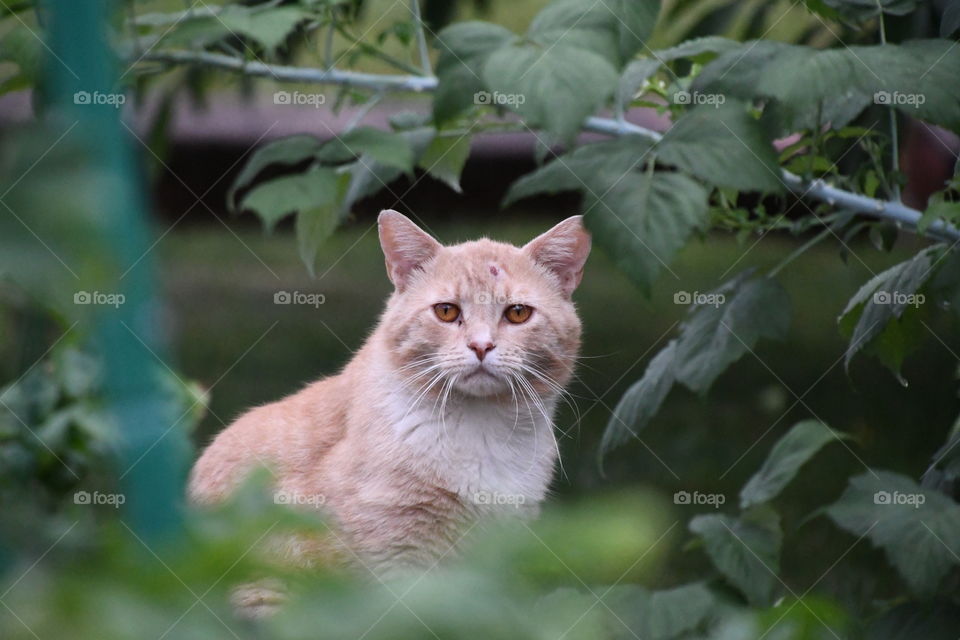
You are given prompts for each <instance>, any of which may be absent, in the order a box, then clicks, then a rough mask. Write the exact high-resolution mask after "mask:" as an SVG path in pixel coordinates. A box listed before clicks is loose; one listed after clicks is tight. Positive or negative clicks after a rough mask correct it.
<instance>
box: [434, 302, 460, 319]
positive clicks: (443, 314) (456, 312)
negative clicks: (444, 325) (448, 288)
mask: <svg viewBox="0 0 960 640" xmlns="http://www.w3.org/2000/svg"><path fill="white" fill-rule="evenodd" d="M433 312H434V313H435V314H437V317H438V318H440V319H441V320H443V321H444V322H453V321H454V320H456V319H457V318H459V317H460V307H458V306H457V305H455V304H450V303H449V302H440V303H438V304H435V305H433Z"/></svg>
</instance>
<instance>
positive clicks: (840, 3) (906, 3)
mask: <svg viewBox="0 0 960 640" xmlns="http://www.w3.org/2000/svg"><path fill="white" fill-rule="evenodd" d="M823 2H824V4H826V5H827V6H830V7H833V8H834V9H836V10H837V11H838V12H839V13H840V15H841V16H843V17H844V18H847V19H848V20H855V21H857V22H865V21H867V20H870V19H871V18H875V17H877V16H878V15H880V14H881V13H885V14H887V15H892V16H904V15H907V14H908V13H912V12H913V11H914V10H915V9H916V8H917V0H823Z"/></svg>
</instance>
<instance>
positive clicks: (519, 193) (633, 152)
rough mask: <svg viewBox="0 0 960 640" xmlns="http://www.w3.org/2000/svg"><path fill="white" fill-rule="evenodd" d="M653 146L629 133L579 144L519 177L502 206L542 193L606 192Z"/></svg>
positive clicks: (638, 164)
mask: <svg viewBox="0 0 960 640" xmlns="http://www.w3.org/2000/svg"><path fill="white" fill-rule="evenodd" d="M652 146H653V143H652V142H651V141H650V140H649V139H648V138H645V137H641V136H634V135H628V136H621V137H619V138H616V139H614V140H605V141H603V142H595V143H592V144H586V145H583V146H580V147H577V148H576V149H574V150H573V151H572V152H570V153H567V154H564V155H562V156H560V157H558V158H557V159H556V160H553V161H552V162H550V163H548V164H546V165H544V166H542V167H540V168H539V169H537V170H536V171H533V172H531V173H528V174H527V175H525V176H523V177H522V178H520V179H518V180H517V181H515V182H514V183H513V184H512V185H510V189H509V190H508V191H507V195H506V196H505V197H504V199H503V203H502V205H501V206H504V207H506V206H509V205H510V204H512V203H514V202H516V201H517V200H520V199H522V198H527V197H530V196H533V195H536V194H538V193H557V192H560V191H583V192H585V193H586V192H589V191H591V190H592V191H594V192H595V193H603V192H604V191H606V190H607V189H608V188H609V187H610V186H611V185H612V184H614V183H615V182H617V181H618V180H619V179H620V178H621V176H624V174H625V173H628V172H630V171H632V170H633V169H636V168H641V167H642V166H643V160H644V157H645V156H646V154H647V152H648V151H650V149H651V147H652ZM624 179H627V178H624Z"/></svg>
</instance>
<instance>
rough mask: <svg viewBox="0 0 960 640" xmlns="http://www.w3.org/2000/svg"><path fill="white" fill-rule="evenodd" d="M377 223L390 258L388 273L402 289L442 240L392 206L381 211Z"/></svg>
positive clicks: (388, 260)
mask: <svg viewBox="0 0 960 640" xmlns="http://www.w3.org/2000/svg"><path fill="white" fill-rule="evenodd" d="M377 227H378V228H379V230H380V246H381V247H382V248H383V255H384V257H385V258H386V262H387V275H388V276H389V277H390V282H392V283H393V286H395V287H396V288H397V291H403V289H404V288H405V287H406V285H407V283H408V282H409V280H410V275H411V274H412V273H413V272H414V271H416V270H417V269H419V268H421V267H422V266H423V264H424V263H425V262H427V261H429V260H430V259H431V258H433V257H434V256H435V255H437V252H438V251H440V249H441V244H440V243H439V242H437V241H436V240H434V239H433V238H432V237H430V236H429V235H428V234H426V233H425V232H424V231H423V230H422V229H420V227H418V226H417V225H415V224H414V223H413V222H411V220H410V218H408V217H407V216H405V215H403V214H402V213H399V212H397V211H394V210H393V209H384V210H383V211H381V212H380V216H379V217H378V218H377Z"/></svg>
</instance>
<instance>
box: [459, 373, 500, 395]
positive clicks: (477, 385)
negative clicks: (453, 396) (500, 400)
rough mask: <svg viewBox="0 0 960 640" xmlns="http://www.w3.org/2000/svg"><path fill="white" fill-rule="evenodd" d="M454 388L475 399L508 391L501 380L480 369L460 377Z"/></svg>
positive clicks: (493, 374) (497, 376) (495, 375)
mask: <svg viewBox="0 0 960 640" xmlns="http://www.w3.org/2000/svg"><path fill="white" fill-rule="evenodd" d="M455 386H456V388H457V391H459V392H461V393H464V394H466V395H469V396H474V397H476V398H485V397H488V396H496V395H500V394H502V393H505V392H507V391H509V389H510V386H509V385H508V384H507V382H506V381H505V380H504V379H503V378H501V377H500V376H499V375H497V374H495V373H493V372H491V371H488V370H487V369H482V368H478V369H477V370H475V371H473V372H472V373H468V374H466V375H463V376H461V377H460V378H459V379H458V380H457V383H456V385H455Z"/></svg>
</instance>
